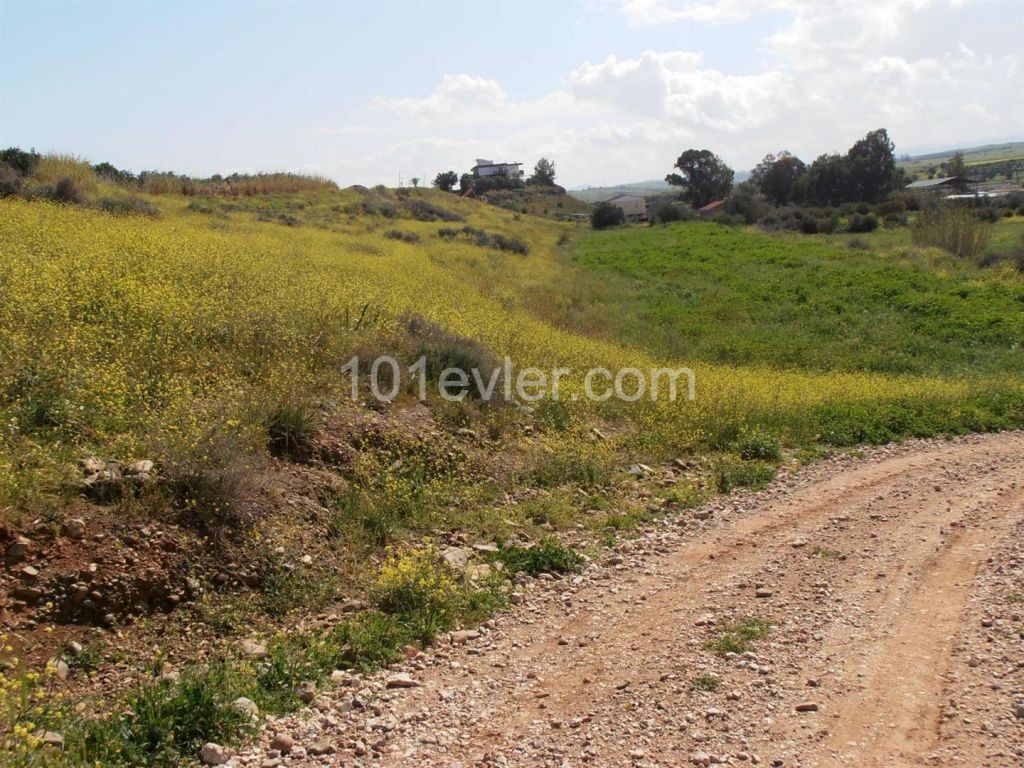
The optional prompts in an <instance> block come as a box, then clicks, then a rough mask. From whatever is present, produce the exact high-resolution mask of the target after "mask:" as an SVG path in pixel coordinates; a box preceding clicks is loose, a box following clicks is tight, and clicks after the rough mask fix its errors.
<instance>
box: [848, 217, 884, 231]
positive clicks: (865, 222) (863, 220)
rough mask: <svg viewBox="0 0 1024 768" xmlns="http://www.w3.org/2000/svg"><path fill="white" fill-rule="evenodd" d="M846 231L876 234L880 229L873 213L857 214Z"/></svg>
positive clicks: (851, 218) (851, 219)
mask: <svg viewBox="0 0 1024 768" xmlns="http://www.w3.org/2000/svg"><path fill="white" fill-rule="evenodd" d="M846 229H847V231H848V232H874V231H875V230H876V229H878V219H876V218H875V217H874V214H871V213H865V214H861V213H855V214H853V216H851V217H850V223H849V224H848V225H847V227H846Z"/></svg>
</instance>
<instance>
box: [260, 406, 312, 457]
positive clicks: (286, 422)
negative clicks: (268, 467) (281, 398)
mask: <svg viewBox="0 0 1024 768" xmlns="http://www.w3.org/2000/svg"><path fill="white" fill-rule="evenodd" d="M266 429H267V448H268V449H269V450H270V452H271V453H272V454H274V455H275V456H287V457H289V458H297V457H300V456H302V455H303V454H304V453H305V452H306V451H307V450H308V449H309V446H310V443H311V442H312V440H313V435H314V434H315V432H316V430H315V427H314V423H313V414H312V411H311V410H310V408H309V406H307V405H306V404H305V403H302V402H299V401H295V400H289V401H285V402H282V403H280V404H279V405H278V406H277V408H275V409H274V410H273V411H272V412H271V413H270V415H268V416H267V419H266Z"/></svg>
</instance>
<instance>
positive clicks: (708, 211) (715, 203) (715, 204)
mask: <svg viewBox="0 0 1024 768" xmlns="http://www.w3.org/2000/svg"><path fill="white" fill-rule="evenodd" d="M723 205H725V200H712V201H711V202H710V203H708V204H707V205H705V206H704V207H703V208H698V209H697V215H698V216H703V217H710V216H714V215H715V214H716V213H719V212H720V211H721V210H723V209H722V206H723Z"/></svg>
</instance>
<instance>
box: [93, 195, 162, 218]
mask: <svg viewBox="0 0 1024 768" xmlns="http://www.w3.org/2000/svg"><path fill="white" fill-rule="evenodd" d="M96 207H97V208H99V209H100V210H101V211H105V212H106V213H112V214H115V215H119V216H120V215H129V216H152V217H155V216H159V215H160V211H159V210H158V209H157V208H156V207H154V206H152V205H150V204H149V203H148V202H146V201H145V200H143V199H142V198H141V197H135V196H131V197H104V198H101V199H100V200H97V201H96Z"/></svg>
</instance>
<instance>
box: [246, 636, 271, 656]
mask: <svg viewBox="0 0 1024 768" xmlns="http://www.w3.org/2000/svg"><path fill="white" fill-rule="evenodd" d="M242 653H244V654H245V655H246V656H248V657H249V658H250V659H265V658H267V656H268V655H269V654H268V653H267V646H265V645H263V643H260V642H257V641H256V640H253V639H252V638H246V639H245V640H243V641H242Z"/></svg>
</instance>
